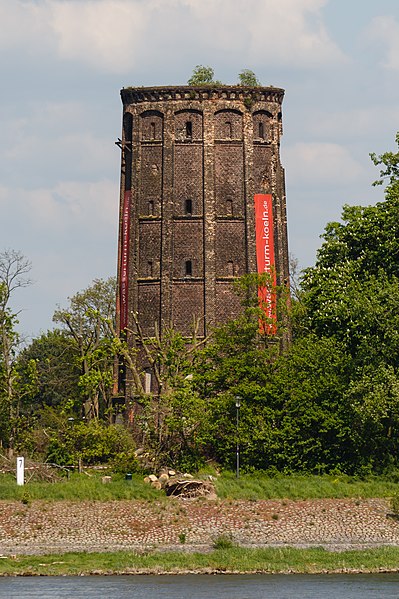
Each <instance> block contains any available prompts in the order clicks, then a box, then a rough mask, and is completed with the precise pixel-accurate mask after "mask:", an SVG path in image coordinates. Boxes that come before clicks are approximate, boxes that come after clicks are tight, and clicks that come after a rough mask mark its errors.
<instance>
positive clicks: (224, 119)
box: [215, 109, 243, 140]
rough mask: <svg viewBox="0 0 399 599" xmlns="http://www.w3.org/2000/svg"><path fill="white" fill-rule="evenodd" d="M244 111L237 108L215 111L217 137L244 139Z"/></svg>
mask: <svg viewBox="0 0 399 599" xmlns="http://www.w3.org/2000/svg"><path fill="white" fill-rule="evenodd" d="M242 134H243V131H242V113H241V112H239V111H237V110H228V109H224V110H219V111H217V112H215V139H223V140H229V139H239V140H240V139H242Z"/></svg>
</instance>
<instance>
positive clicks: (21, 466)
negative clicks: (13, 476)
mask: <svg viewBox="0 0 399 599" xmlns="http://www.w3.org/2000/svg"><path fill="white" fill-rule="evenodd" d="M24 482H25V458H22V457H21V458H17V485H19V486H22V485H23V484H24Z"/></svg>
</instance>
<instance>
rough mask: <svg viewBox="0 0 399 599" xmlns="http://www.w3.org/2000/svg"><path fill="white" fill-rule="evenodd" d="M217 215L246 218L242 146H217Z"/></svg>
mask: <svg viewBox="0 0 399 599" xmlns="http://www.w3.org/2000/svg"><path fill="white" fill-rule="evenodd" d="M214 154H215V197H216V214H217V215H218V216H226V215H228V214H229V212H231V211H232V216H238V217H241V218H242V217H243V216H244V154H243V147H242V144H240V143H237V144H234V145H233V144H216V145H215V149H214Z"/></svg>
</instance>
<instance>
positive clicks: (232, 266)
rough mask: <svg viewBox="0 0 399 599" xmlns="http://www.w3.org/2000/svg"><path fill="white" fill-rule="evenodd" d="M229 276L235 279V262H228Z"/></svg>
mask: <svg viewBox="0 0 399 599" xmlns="http://www.w3.org/2000/svg"><path fill="white" fill-rule="evenodd" d="M227 276H228V277H234V262H232V261H230V262H227Z"/></svg>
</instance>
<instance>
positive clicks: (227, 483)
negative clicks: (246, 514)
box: [216, 473, 399, 501]
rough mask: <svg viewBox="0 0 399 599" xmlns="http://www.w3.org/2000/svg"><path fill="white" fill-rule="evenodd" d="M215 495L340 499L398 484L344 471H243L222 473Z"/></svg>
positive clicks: (376, 493) (384, 493)
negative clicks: (275, 473)
mask: <svg viewBox="0 0 399 599" xmlns="http://www.w3.org/2000/svg"><path fill="white" fill-rule="evenodd" d="M216 487H217V494H218V497H220V498H222V499H228V498H230V499H246V500H250V501H251V500H257V499H322V498H332V499H340V498H344V497H364V498H366V497H391V496H392V495H394V494H395V493H397V492H398V487H399V485H398V484H397V483H396V482H393V481H391V480H387V479H386V478H384V477H377V476H370V477H368V478H366V479H359V478H356V477H350V476H347V475H345V474H340V475H327V474H326V475H323V476H312V475H309V476H300V475H292V476H277V477H268V476H266V475H264V474H259V475H258V474H257V473H255V474H253V475H243V476H241V477H240V478H239V479H237V478H236V477H235V475H234V474H233V473H224V474H223V476H221V477H219V478H218V480H217V482H216Z"/></svg>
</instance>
